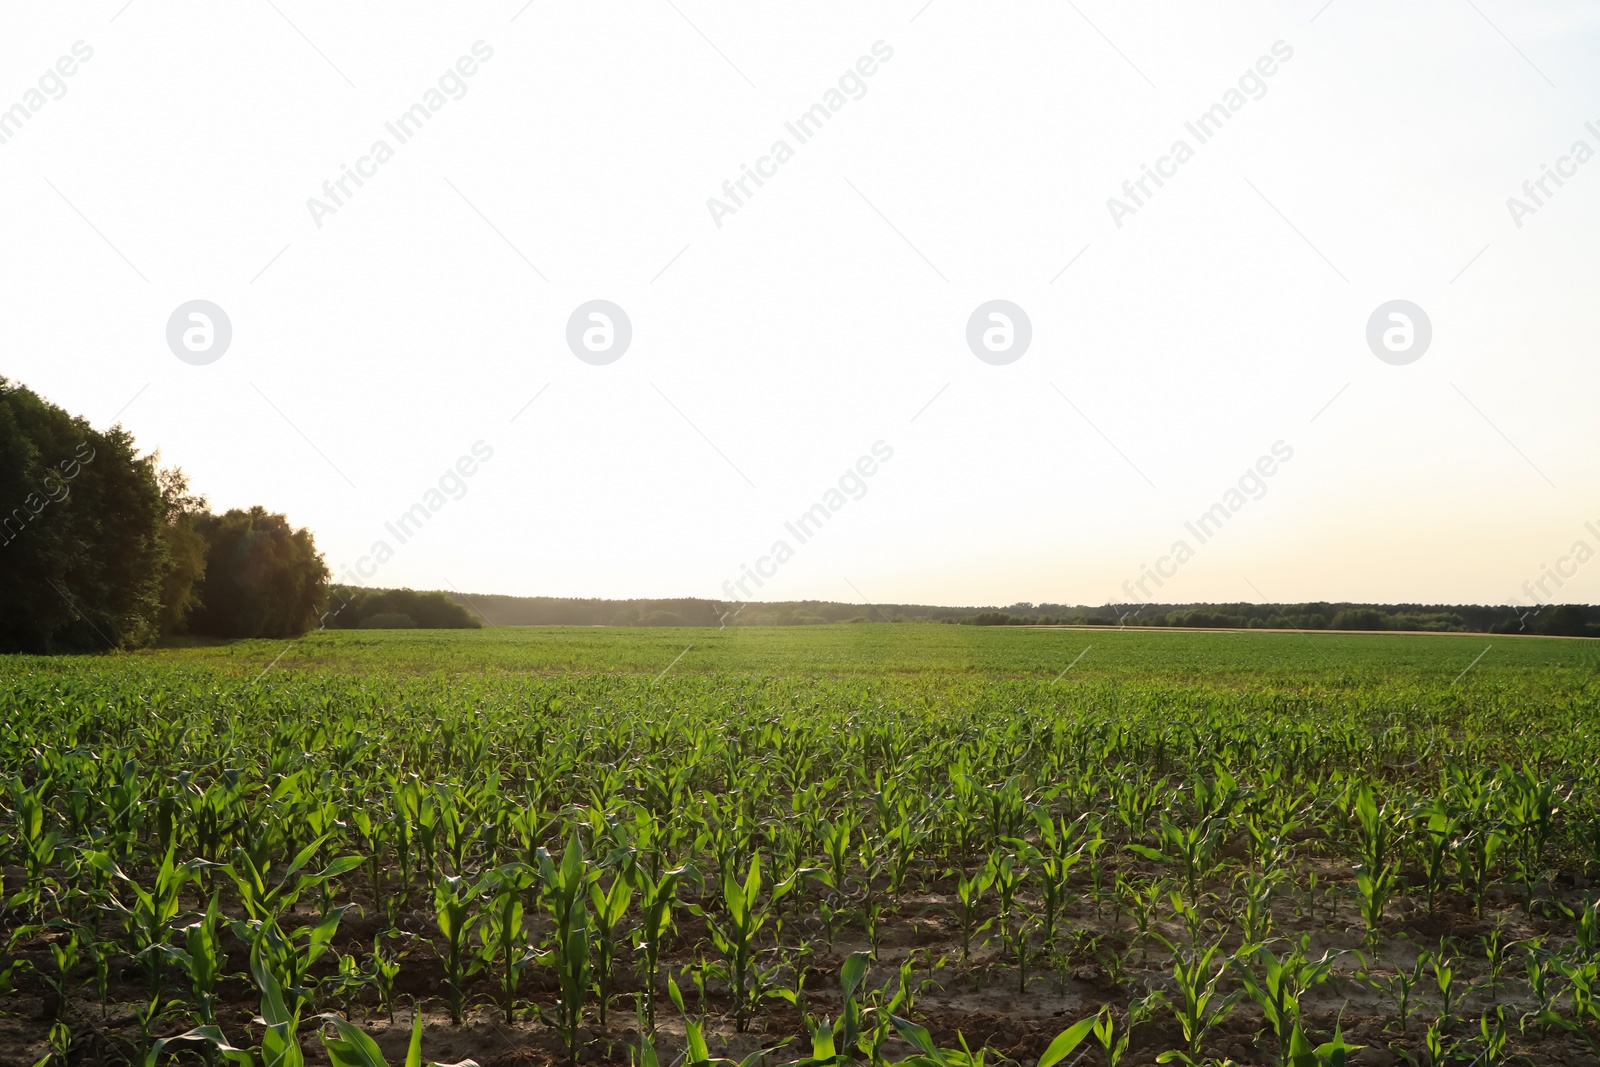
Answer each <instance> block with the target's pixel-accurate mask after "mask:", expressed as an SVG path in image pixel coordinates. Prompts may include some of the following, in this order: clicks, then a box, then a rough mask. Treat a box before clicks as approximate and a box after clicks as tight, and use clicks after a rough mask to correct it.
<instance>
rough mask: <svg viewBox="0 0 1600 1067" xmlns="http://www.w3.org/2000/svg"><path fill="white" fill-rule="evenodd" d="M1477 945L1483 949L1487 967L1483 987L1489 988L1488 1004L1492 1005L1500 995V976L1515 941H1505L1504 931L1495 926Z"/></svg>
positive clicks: (1509, 957)
mask: <svg viewBox="0 0 1600 1067" xmlns="http://www.w3.org/2000/svg"><path fill="white" fill-rule="evenodd" d="M1478 944H1479V945H1480V946H1481V947H1482V948H1483V958H1484V960H1485V962H1487V963H1488V965H1489V972H1488V975H1487V976H1486V981H1485V983H1484V984H1485V985H1487V986H1488V988H1489V1002H1490V1005H1491V1006H1492V1005H1494V1004H1495V1003H1497V1002H1498V998H1499V995H1500V976H1501V975H1502V974H1504V973H1505V969H1506V964H1508V963H1510V962H1511V950H1512V948H1514V947H1515V946H1516V944H1517V943H1516V942H1515V941H1507V940H1506V938H1505V931H1504V930H1503V929H1502V928H1501V927H1498V926H1496V927H1495V928H1494V929H1493V930H1491V931H1489V933H1488V934H1487V935H1485V936H1483V937H1480V938H1478Z"/></svg>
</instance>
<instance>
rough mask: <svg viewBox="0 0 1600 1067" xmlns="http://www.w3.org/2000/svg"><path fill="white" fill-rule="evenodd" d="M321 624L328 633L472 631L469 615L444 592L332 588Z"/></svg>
mask: <svg viewBox="0 0 1600 1067" xmlns="http://www.w3.org/2000/svg"><path fill="white" fill-rule="evenodd" d="M323 625H324V626H326V627H327V628H328V629H330V630H414V629H420V630H475V629H477V628H479V627H481V626H482V625H483V623H481V622H479V621H478V618H477V616H475V615H473V614H472V612H470V611H468V610H467V609H466V608H464V607H462V606H461V605H460V604H457V603H455V602H454V601H453V600H451V599H450V598H449V597H448V596H446V595H445V594H443V593H433V592H423V593H419V592H416V591H414V590H411V589H367V588H363V587H359V586H350V585H335V586H333V587H332V588H330V589H329V590H328V609H327V611H326V612H325V613H324V614H323Z"/></svg>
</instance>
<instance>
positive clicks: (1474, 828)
mask: <svg viewBox="0 0 1600 1067" xmlns="http://www.w3.org/2000/svg"><path fill="white" fill-rule="evenodd" d="M1505 843H1506V837H1505V834H1504V833H1503V832H1502V831H1501V829H1500V827H1499V826H1498V825H1497V824H1496V823H1495V822H1494V821H1493V820H1492V817H1491V816H1490V815H1488V814H1487V812H1486V809H1480V812H1479V814H1478V816H1477V817H1476V819H1475V820H1474V821H1473V822H1472V823H1470V824H1466V825H1464V826H1462V827H1461V828H1459V831H1458V834H1457V836H1456V839H1455V840H1454V842H1452V845H1451V851H1452V852H1454V854H1455V859H1456V869H1457V871H1458V873H1459V875H1460V878H1461V881H1462V882H1463V883H1464V885H1463V888H1465V889H1466V890H1467V891H1468V892H1470V893H1471V894H1472V900H1473V906H1474V909H1475V910H1476V912H1477V916H1478V918H1480V919H1481V918H1483V906H1484V901H1485V899H1486V898H1487V897H1488V894H1489V885H1490V882H1491V880H1492V878H1493V874H1494V869H1495V864H1496V862H1497V861H1498V860H1499V857H1500V851H1501V849H1502V848H1504V846H1505Z"/></svg>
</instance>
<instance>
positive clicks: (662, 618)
mask: <svg viewBox="0 0 1600 1067" xmlns="http://www.w3.org/2000/svg"><path fill="white" fill-rule="evenodd" d="M452 599H456V600H457V601H458V602H466V601H465V598H460V597H454V598H452ZM470 604H471V606H472V607H474V608H475V609H477V610H479V611H481V612H482V613H483V614H484V615H485V616H487V618H488V621H489V624H490V625H492V626H806V625H815V624H819V623H848V622H853V623H868V622H897V623H901V622H943V623H951V624H963V625H968V626H1191V627H1204V628H1208V629H1210V628H1228V629H1241V630H1248V629H1291V628H1292V629H1298V630H1438V631H1455V632H1475V633H1527V634H1551V635H1560V636H1600V609H1596V608H1592V607H1574V606H1562V607H1545V608H1543V609H1541V610H1533V609H1525V608H1515V607H1508V606H1498V607H1496V606H1487V605H1479V604H1466V605H1437V604H1433V605H1429V604H1352V603H1323V602H1319V603H1311V604H1243V603H1241V604H1146V605H1144V606H1142V607H1141V606H1139V605H1116V604H1107V605H1103V606H1100V607H1086V606H1084V605H1074V604H1030V603H1018V604H1012V605H1010V606H1008V607H994V608H970V607H966V608H963V607H940V606H937V605H930V604H859V603H857V604H845V603H840V602H837V601H828V600H793V601H756V602H747V603H727V602H725V601H713V600H699V599H694V598H687V597H685V598H679V599H675V600H602V599H583V598H569V597H516V596H497V595H481V594H474V595H473V596H472V597H471V599H470Z"/></svg>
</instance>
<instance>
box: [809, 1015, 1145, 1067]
mask: <svg viewBox="0 0 1600 1067" xmlns="http://www.w3.org/2000/svg"><path fill="white" fill-rule="evenodd" d="M1101 1014H1102V1013H1096V1014H1094V1015H1091V1016H1089V1017H1088V1018H1087V1019H1080V1020H1079V1021H1078V1022H1075V1023H1073V1024H1072V1025H1071V1026H1069V1027H1067V1028H1066V1029H1065V1030H1063V1031H1061V1033H1059V1034H1057V1035H1056V1036H1055V1039H1054V1040H1053V1041H1051V1042H1050V1044H1049V1046H1048V1047H1047V1048H1046V1049H1045V1050H1044V1054H1043V1055H1041V1056H1040V1057H1039V1059H1038V1060H1037V1061H1035V1064H1034V1067H1055V1065H1056V1064H1058V1063H1060V1062H1061V1061H1062V1060H1064V1059H1066V1058H1067V1057H1068V1056H1070V1055H1072V1054H1073V1053H1074V1052H1076V1051H1078V1046H1079V1045H1082V1044H1083V1043H1084V1041H1085V1040H1086V1039H1088V1037H1089V1035H1090V1034H1091V1033H1092V1032H1094V1029H1095V1026H1096V1024H1097V1023H1098V1022H1099V1021H1100V1018H1101ZM891 1020H892V1022H893V1023H894V1027H895V1029H896V1030H897V1031H898V1032H899V1034H900V1038H901V1040H903V1041H905V1043H906V1044H908V1045H910V1046H911V1047H912V1048H914V1049H916V1050H917V1052H918V1055H917V1056H914V1057H912V1058H911V1059H909V1060H906V1061H904V1062H903V1064H902V1065H897V1067H904V1065H905V1064H914V1065H918V1067H922V1065H927V1067H983V1063H984V1053H983V1052H982V1051H979V1052H977V1053H974V1052H973V1051H972V1050H971V1049H970V1048H968V1047H967V1042H966V1038H965V1037H960V1035H959V1034H958V1035H957V1036H958V1037H960V1041H961V1048H959V1049H942V1048H939V1047H938V1046H937V1045H935V1044H934V1042H933V1035H932V1034H930V1033H929V1032H928V1029H927V1027H925V1026H921V1025H919V1024H917V1023H914V1022H911V1021H909V1020H907V1019H902V1018H899V1017H898V1016H892V1017H891ZM812 1047H813V1051H812V1058H811V1059H810V1060H803V1061H801V1062H802V1063H810V1064H817V1065H818V1067H820V1065H821V1064H823V1063H826V1062H830V1061H828V1060H823V1059H819V1058H817V1055H816V1053H817V1051H818V1049H817V1045H816V1041H815V1036H813V1046H812ZM830 1048H831V1042H830V1043H829V1046H824V1051H827V1050H829V1049H830ZM1079 1058H1080V1059H1081V1058H1082V1057H1081V1056H1080V1057H1079ZM872 1062H873V1063H874V1064H878V1063H881V1060H877V1059H874V1060H873V1061H872ZM1073 1062H1074V1063H1076V1062H1077V1060H1074V1061H1073ZM1113 1067H1115V1065H1113Z"/></svg>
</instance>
